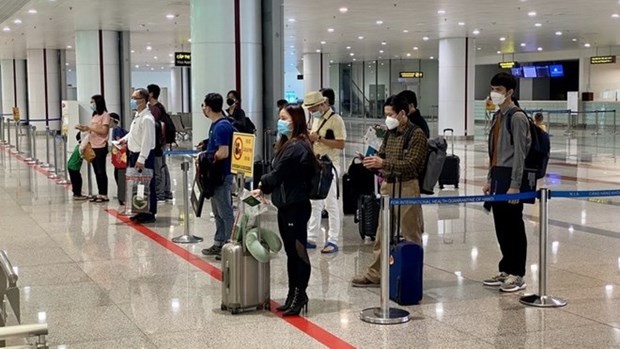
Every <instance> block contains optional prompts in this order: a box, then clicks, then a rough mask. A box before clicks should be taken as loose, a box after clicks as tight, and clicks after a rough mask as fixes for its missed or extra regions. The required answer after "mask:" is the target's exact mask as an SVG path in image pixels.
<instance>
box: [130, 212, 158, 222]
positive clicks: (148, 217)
mask: <svg viewBox="0 0 620 349" xmlns="http://www.w3.org/2000/svg"><path fill="white" fill-rule="evenodd" d="M155 221H156V219H155V215H154V214H152V213H142V214H141V215H140V216H138V217H136V219H135V220H134V222H136V223H140V224H147V223H155Z"/></svg>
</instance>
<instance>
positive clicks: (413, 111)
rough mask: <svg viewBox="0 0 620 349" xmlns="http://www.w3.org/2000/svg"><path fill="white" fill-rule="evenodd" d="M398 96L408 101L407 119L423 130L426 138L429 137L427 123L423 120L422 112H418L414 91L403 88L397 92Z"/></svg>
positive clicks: (416, 97)
mask: <svg viewBox="0 0 620 349" xmlns="http://www.w3.org/2000/svg"><path fill="white" fill-rule="evenodd" d="M398 96H402V97H405V99H406V100H407V102H408V103H409V115H407V118H409V121H411V123H412V124H414V125H417V126H418V127H420V128H421V129H422V131H424V135H425V136H426V138H429V137H430V136H431V131H430V129H429V128H428V123H427V122H426V120H424V117H423V116H422V113H420V110H419V109H418V96H416V94H415V92H413V91H411V90H404V91H402V92H401V93H399V94H398Z"/></svg>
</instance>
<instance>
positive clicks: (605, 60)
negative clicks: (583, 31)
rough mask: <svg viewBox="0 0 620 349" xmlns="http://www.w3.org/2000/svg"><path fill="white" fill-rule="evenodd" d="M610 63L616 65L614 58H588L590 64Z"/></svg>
mask: <svg viewBox="0 0 620 349" xmlns="http://www.w3.org/2000/svg"><path fill="white" fill-rule="evenodd" d="M610 63H616V56H594V57H590V64H610Z"/></svg>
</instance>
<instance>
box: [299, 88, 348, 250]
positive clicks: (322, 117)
mask: <svg viewBox="0 0 620 349" xmlns="http://www.w3.org/2000/svg"><path fill="white" fill-rule="evenodd" d="M304 106H305V107H306V108H308V110H309V111H310V113H312V114H311V115H312V120H313V122H312V129H311V132H310V141H312V143H313V146H314V153H315V154H317V155H327V156H329V158H330V160H331V161H332V163H333V164H334V168H335V169H336V170H337V171H338V174H334V179H333V181H332V185H331V187H330V189H329V194H328V195H327V198H326V199H325V200H312V216H311V217H310V221H309V222H308V244H307V247H308V248H316V246H317V245H316V244H317V242H318V241H317V238H318V236H319V233H320V232H321V213H322V211H323V208H325V209H326V210H327V213H328V215H329V232H328V234H327V241H326V242H325V245H324V247H323V249H322V250H321V253H334V252H337V251H338V240H339V239H340V225H341V221H340V204H339V200H338V199H339V195H338V194H339V193H338V180H339V177H338V175H339V173H340V168H341V167H340V158H341V156H342V150H343V149H344V146H345V141H346V139H347V131H346V129H345V125H344V121H343V120H342V117H340V115H338V114H336V113H335V112H334V111H333V109H332V108H331V107H330V105H329V104H328V100H327V98H326V97H323V95H322V94H321V92H319V91H314V92H310V93H308V94H306V96H305V98H304ZM321 240H322V239H321Z"/></svg>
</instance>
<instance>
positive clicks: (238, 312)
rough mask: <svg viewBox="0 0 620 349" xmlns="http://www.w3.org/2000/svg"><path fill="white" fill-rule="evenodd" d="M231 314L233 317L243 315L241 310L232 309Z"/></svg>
mask: <svg viewBox="0 0 620 349" xmlns="http://www.w3.org/2000/svg"><path fill="white" fill-rule="evenodd" d="M230 313H231V314H233V315H237V314H241V309H239V308H233V309H230Z"/></svg>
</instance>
